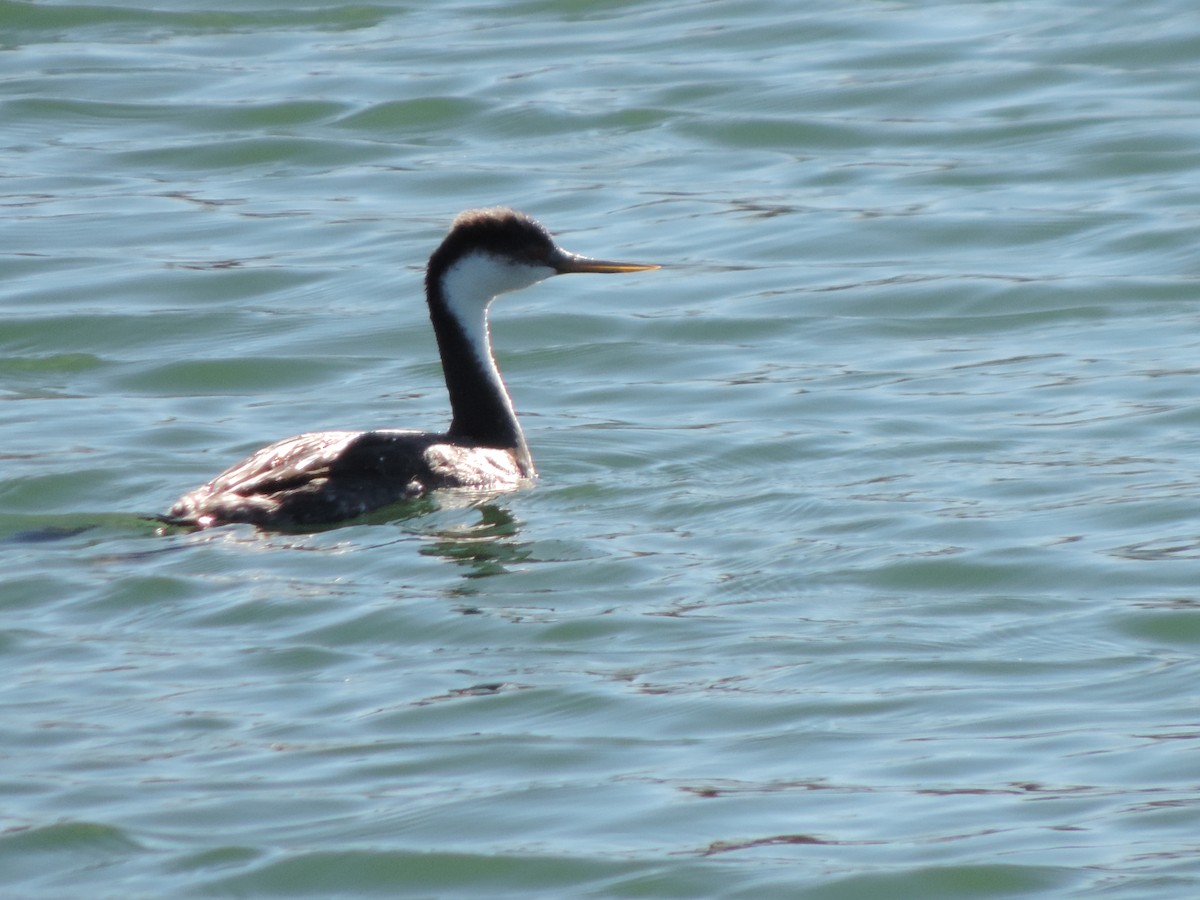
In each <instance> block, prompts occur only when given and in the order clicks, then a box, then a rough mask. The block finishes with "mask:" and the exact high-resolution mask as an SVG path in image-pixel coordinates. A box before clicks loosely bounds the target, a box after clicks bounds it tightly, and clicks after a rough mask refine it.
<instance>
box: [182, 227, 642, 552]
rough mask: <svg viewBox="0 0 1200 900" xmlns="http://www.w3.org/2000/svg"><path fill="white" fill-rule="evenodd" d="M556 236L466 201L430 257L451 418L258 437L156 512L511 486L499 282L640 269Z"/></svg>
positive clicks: (345, 511)
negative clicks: (494, 323)
mask: <svg viewBox="0 0 1200 900" xmlns="http://www.w3.org/2000/svg"><path fill="white" fill-rule="evenodd" d="M657 268H659V266H656V265H644V264H640V263H623V262H607V261H604V260H597V259H589V258H587V257H585V256H577V255H575V254H574V253H568V252H567V251H565V250H563V249H561V248H560V247H558V246H557V245H556V244H555V243H554V240H553V239H552V238H551V237H550V235H549V233H547V231H546V229H545V228H543V227H542V226H541V225H540V224H539V223H538V222H537V221H535V220H534V219H532V218H530V217H529V216H527V215H525V214H524V213H520V212H517V211H516V210H512V209H506V208H503V207H497V208H493V209H473V210H468V211H466V212H464V213H461V214H460V215H459V216H458V217H457V218H456V219H455V220H454V224H453V225H452V226H451V227H450V232H449V233H448V234H447V235H446V238H445V240H443V241H442V243H441V245H440V246H439V247H438V248H437V250H435V251H434V252H433V255H432V256H430V258H429V266H428V268H427V269H426V272H425V297H426V301H427V302H428V304H429V317H430V319H431V320H432V322H433V330H434V333H435V335H436V336H437V344H438V351H439V353H440V355H441V358H442V370H443V372H444V373H445V376H446V388H447V389H448V390H449V393H450V410H451V420H450V428H449V429H448V430H447V431H445V432H444V433H439V434H431V433H426V432H419V431H397V430H392V429H386V430H379V431H322V432H313V433H310V434H301V435H298V436H297V437H293V438H288V439H287V440H283V441H279V442H278V443H275V444H271V445H270V446H269V447H264V448H263V449H262V450H259V451H258V452H257V453H255V454H253V455H252V456H250V457H248V458H247V459H245V460H243V461H242V462H240V463H238V464H237V465H235V466H233V467H231V468H229V469H226V470H225V471H224V472H222V473H221V474H220V475H218V476H217V477H216V478H214V479H213V480H212V481H210V482H209V483H208V484H206V485H204V486H202V487H199V488H197V489H196V490H194V491H192V492H191V493H189V494H185V495H184V496H183V497H181V498H180V499H179V500H178V501H176V503H175V505H174V506H172V507H171V509H170V510H169V511H168V513H167V514H166V516H164V517H163V520H164V521H166V522H169V523H171V524H176V525H189V526H195V527H200V528H205V527H209V526H212V525H221V524H226V523H231V522H248V523H251V524H254V525H258V526H265V527H269V528H270V527H274V528H285V529H286V528H295V527H304V526H311V525H322V524H329V523H333V522H338V521H341V520H344V519H351V518H354V517H356V516H361V515H363V514H365V513H368V512H370V511H371V510H373V509H377V508H379V507H381V506H386V505H388V504H391V503H395V502H397V501H399V500H403V499H405V498H410V497H416V496H419V495H421V494H424V493H426V492H428V491H432V490H439V489H459V490H476V491H503V490H513V489H515V488H517V487H519V486H520V485H522V484H524V483H527V482H528V481H530V480H532V479H533V478H534V477H535V476H536V472H535V470H534V467H533V459H532V458H531V457H530V455H529V448H528V447H527V446H526V444H525V435H524V434H523V433H522V432H521V426H520V424H519V423H518V422H517V417H516V414H515V413H514V412H513V405H512V400H511V399H510V398H509V396H508V391H507V390H505V388H504V382H503V381H502V380H501V378H500V370H499V369H497V368H496V360H495V357H493V356H492V343H491V338H490V336H489V332H488V307H489V306H490V305H491V302H492V300H493V299H495V297H496V296H497V295H498V294H503V293H506V292H508V291H516V290H520V289H521V288H526V287H529V286H531V285H534V284H537V283H538V282H539V281H543V280H544V279H546V278H549V277H550V276H551V275H563V274H566V273H569V272H641V271H644V270H647V269H657Z"/></svg>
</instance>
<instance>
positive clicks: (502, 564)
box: [421, 502, 531, 578]
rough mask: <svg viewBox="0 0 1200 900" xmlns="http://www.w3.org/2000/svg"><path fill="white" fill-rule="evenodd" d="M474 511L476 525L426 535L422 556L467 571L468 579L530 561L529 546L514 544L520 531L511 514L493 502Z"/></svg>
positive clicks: (459, 526)
mask: <svg viewBox="0 0 1200 900" xmlns="http://www.w3.org/2000/svg"><path fill="white" fill-rule="evenodd" d="M476 509H477V510H478V511H479V521H478V522H476V523H474V524H466V523H463V524H458V525H454V526H452V527H450V528H445V529H442V530H439V531H430V532H428V533H427V537H428V538H429V543H428V544H426V545H425V546H424V547H422V548H421V552H422V553H424V554H426V555H429V556H440V557H442V558H443V559H446V560H448V561H450V562H454V563H458V564H459V565H461V566H464V567H466V568H468V569H469V570H470V571H468V572H466V573H465V577H467V578H487V577H489V576H492V575H502V574H504V573H505V572H507V571H508V570H509V567H510V566H513V565H515V564H517V563H520V562H524V561H525V560H527V559H529V557H530V554H531V550H530V548H529V545H528V544H525V543H522V542H520V541H517V540H515V538H516V537H517V535H518V534H519V533H520V530H521V529H520V524H519V523H518V522H517V519H516V517H515V516H514V515H513V514H512V511H511V510H509V509H507V508H506V507H503V506H498V505H497V504H495V503H492V502H485V503H481V504H479V505H478V506H477V507H476Z"/></svg>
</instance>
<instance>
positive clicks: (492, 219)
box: [425, 207, 659, 308]
mask: <svg viewBox="0 0 1200 900" xmlns="http://www.w3.org/2000/svg"><path fill="white" fill-rule="evenodd" d="M657 268H659V267H658V266H656V265H645V264H642V263H621V262H609V261H606V260H599V259H589V258H588V257H586V256H579V255H577V254H574V253H569V252H567V251H566V250H563V249H562V248H561V247H559V246H558V245H557V244H555V243H554V239H553V238H552V237H550V233H549V232H548V231H546V229H545V228H543V227H542V225H541V224H540V223H539V222H538V221H537V220H535V219H533V218H531V217H529V216H527V215H525V214H524V213H521V212H517V211H516V210H514V209H507V208H505V207H492V208H490V209H469V210H467V211H466V212H463V213H460V214H459V215H458V217H457V218H456V219H455V220H454V224H452V225H451V226H450V233H449V234H447V235H446V238H445V240H443V241H442V243H441V246H439V247H438V248H437V250H435V251H434V252H433V255H432V256H431V257H430V258H429V268H428V269H427V270H426V273H425V284H426V288H427V289H428V290H429V291H430V294H431V296H432V295H433V294H434V293H435V292H436V293H438V294H440V296H441V298H442V299H443V301H444V302H446V303H447V304H449V305H450V306H452V307H459V308H461V306H462V305H471V306H477V305H483V306H486V305H487V304H488V303H490V302H491V300H492V299H493V298H494V297H496V296H497V295H498V294H504V293H507V292H509V291H517V290H520V289H521V288H526V287H530V286H531V285H535V284H537V283H538V282H539V281H544V280H545V279H547V278H549V277H550V276H551V275H565V274H568V273H570V272H599V273H614V272H641V271H645V270H647V269H657Z"/></svg>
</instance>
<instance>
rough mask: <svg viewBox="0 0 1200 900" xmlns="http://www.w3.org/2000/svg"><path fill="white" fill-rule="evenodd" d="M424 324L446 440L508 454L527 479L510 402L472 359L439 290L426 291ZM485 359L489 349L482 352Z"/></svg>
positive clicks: (525, 452) (526, 461)
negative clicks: (444, 406) (437, 367)
mask: <svg viewBox="0 0 1200 900" xmlns="http://www.w3.org/2000/svg"><path fill="white" fill-rule="evenodd" d="M428 294H429V296H428V300H429V318H430V321H432V323H433V332H434V335H435V336H436V337H437V343H438V351H439V353H440V354H441V357H442V372H443V374H444V375H445V377H446V390H447V391H448V392H449V394H450V411H451V416H452V418H451V421H450V429H449V436H450V437H451V438H452V439H454V440H456V441H461V442H463V443H467V444H472V445H475V446H480V447H496V448H498V449H502V450H511V451H513V452H514V453H515V454H516V456H517V462H518V464H519V465H520V466H521V467H522V468H523V469H528V470H529V472H530V473H532V469H533V466H532V462H531V461H530V458H529V450H528V448H527V447H526V445H525V435H524V434H523V433H522V431H521V425H520V423H519V422H518V421H517V417H516V415H515V414H514V413H513V411H512V402H511V400H510V399H509V397H508V393H507V391H506V390H505V388H504V384H503V382H502V381H498V380H493V379H492V378H491V377H490V376H489V373H488V372H487V370H486V368H485V364H484V362H483V361H482V360H480V359H479V357H478V356H476V354H475V350H474V348H472V346H471V344H470V342H469V340H468V339H467V335H466V332H464V331H463V328H462V325H461V324H460V323H459V321H458V319H457V318H455V317H454V315H453V314H452V313H451V312H450V310H449V308H448V307H447V305H446V301H445V299H444V298H443V297H442V292H441V286H440V284H439V283H438V282H436V281H434V282H432V283H430V284H429V285H428ZM482 349H483V351H484V352H485V353H488V354H490V353H491V347H490V346H485V347H484V348H482Z"/></svg>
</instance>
